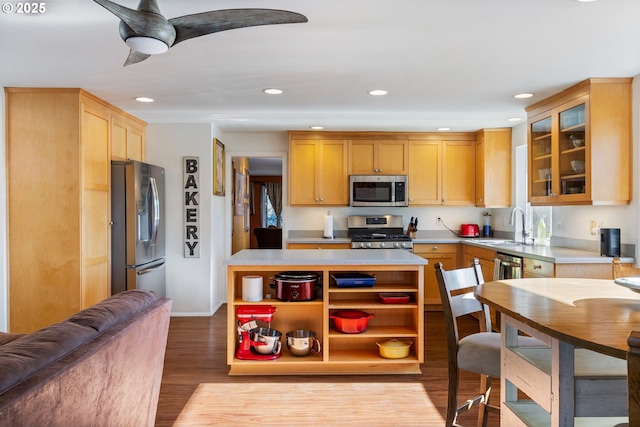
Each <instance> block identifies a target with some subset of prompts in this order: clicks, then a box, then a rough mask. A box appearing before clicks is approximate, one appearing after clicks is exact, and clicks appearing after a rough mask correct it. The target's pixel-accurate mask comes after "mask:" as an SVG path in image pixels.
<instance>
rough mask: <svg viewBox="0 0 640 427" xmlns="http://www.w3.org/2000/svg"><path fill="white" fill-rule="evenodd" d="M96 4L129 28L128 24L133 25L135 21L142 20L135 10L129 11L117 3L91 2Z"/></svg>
mask: <svg viewBox="0 0 640 427" xmlns="http://www.w3.org/2000/svg"><path fill="white" fill-rule="evenodd" d="M93 1H94V2H96V3H98V4H99V5H100V6H102V7H104V8H105V9H107V10H108V11H109V12H111V13H113V14H114V15H116V16H117V17H118V18H120V20H121V21H124V22H125V23H126V24H127V25H129V26H131V25H130V24H129V23H130V22H131V24H133V25H135V22H136V21H139V20H141V19H144V18H142V17H141V14H142V12H139V11H137V10H135V9H129V8H128V7H124V6H121V5H119V4H117V3H114V2H112V1H110V0H93Z"/></svg>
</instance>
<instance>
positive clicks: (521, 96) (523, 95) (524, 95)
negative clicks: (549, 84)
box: [513, 93, 533, 99]
mask: <svg viewBox="0 0 640 427" xmlns="http://www.w3.org/2000/svg"><path fill="white" fill-rule="evenodd" d="M532 96H533V94H532V93H519V94H517V95H513V97H514V98H518V99H525V98H531V97H532Z"/></svg>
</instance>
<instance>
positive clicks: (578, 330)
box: [475, 278, 640, 426]
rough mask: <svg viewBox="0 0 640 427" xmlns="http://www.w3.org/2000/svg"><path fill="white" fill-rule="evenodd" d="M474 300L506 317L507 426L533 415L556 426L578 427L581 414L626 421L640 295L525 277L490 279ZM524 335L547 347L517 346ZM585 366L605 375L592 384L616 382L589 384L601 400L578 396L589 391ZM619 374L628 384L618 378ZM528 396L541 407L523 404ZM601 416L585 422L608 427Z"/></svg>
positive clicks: (589, 282) (605, 284)
mask: <svg viewBox="0 0 640 427" xmlns="http://www.w3.org/2000/svg"><path fill="white" fill-rule="evenodd" d="M475 295H476V297H477V298H478V300H480V301H481V302H483V303H485V304H487V305H489V306H490V307H493V308H494V309H495V310H496V311H498V312H500V314H501V331H502V335H503V337H502V352H501V354H502V366H503V372H502V378H501V390H500V391H501V407H502V409H503V411H502V420H503V425H525V424H524V423H523V422H522V421H521V419H525V418H527V417H531V418H532V419H535V420H537V421H536V422H538V421H539V420H543V422H542V424H541V425H551V426H572V425H574V424H573V423H574V420H575V419H576V417H583V418H581V419H584V420H589V419H591V418H590V417H604V416H607V417H610V419H611V422H613V423H618V422H624V421H626V417H627V414H628V413H630V412H631V410H629V412H627V402H626V395H627V382H626V368H627V364H626V357H627V352H628V349H629V344H628V338H629V336H630V334H631V333H632V331H640V293H636V292H634V291H633V290H631V289H628V288H626V287H623V286H620V285H618V284H616V283H614V281H613V280H601V279H578V278H526V279H512V280H500V281H494V282H487V283H484V284H482V285H480V286H478V287H477V288H476V290H475ZM522 333H525V334H528V335H532V336H534V337H536V338H538V339H539V340H540V341H541V343H542V344H543V345H542V347H541V348H535V349H524V348H517V345H516V342H517V335H518V334H522ZM584 358H586V359H585V360H587V361H586V362H585V361H584V360H583V359H584ZM578 360H579V362H578ZM583 364H585V365H590V369H595V370H596V371H599V372H596V373H595V377H592V379H593V378H598V379H600V378H604V379H605V380H607V379H608V380H612V382H609V383H605V382H597V383H596V382H593V381H592V382H591V383H589V382H588V381H586V382H585V383H584V384H587V385H586V386H585V387H591V386H593V387H594V388H593V389H591V390H587V391H591V393H592V394H595V395H596V396H595V397H596V399H595V400H596V403H594V402H593V401H591V400H589V399H588V398H585V399H584V403H582V402H583V401H582V400H581V399H582V396H581V397H580V398H579V397H578V394H579V393H582V392H583V391H584V390H583V389H582V387H583V383H580V381H579V380H580V378H582V377H581V375H583V373H581V372H578V370H579V369H582V368H581V366H582V365H583ZM532 365H533V367H532ZM600 368H601V369H600ZM588 372H591V371H588ZM600 375H601V376H602V377H600ZM620 375H623V376H624V378H618V379H619V380H622V382H621V381H617V380H613V378H615V377H619V376H620ZM589 384H590V385H589ZM594 384H595V385H594ZM610 385H611V387H610ZM622 386H624V389H623V390H621V387H622ZM536 388H537V389H538V390H542V392H538V391H536ZM522 393H525V394H526V396H527V399H524V401H527V402H530V399H532V400H533V401H535V404H534V405H524V404H522V405H521V399H520V398H519V397H518V396H521V395H522ZM620 393H622V397H624V401H623V402H621V401H620V400H621V396H620ZM587 394H588V393H587ZM592 397H593V396H592ZM523 408H524V409H523ZM532 408H533V409H532ZM622 412H623V413H622ZM595 419H596V420H597V421H594V423H593V424H589V423H588V422H587V423H586V424H584V425H603V424H601V422H602V419H600V418H595ZM598 420H599V421H598ZM547 421H548V423H547ZM604 425H615V424H604Z"/></svg>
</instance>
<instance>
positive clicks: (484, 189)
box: [475, 128, 511, 208]
mask: <svg viewBox="0 0 640 427" xmlns="http://www.w3.org/2000/svg"><path fill="white" fill-rule="evenodd" d="M475 182H476V206H478V207H481V208H508V207H510V206H511V128H501V129H482V130H480V131H478V133H477V134H476V179H475Z"/></svg>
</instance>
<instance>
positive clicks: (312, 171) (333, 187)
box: [289, 139, 349, 206]
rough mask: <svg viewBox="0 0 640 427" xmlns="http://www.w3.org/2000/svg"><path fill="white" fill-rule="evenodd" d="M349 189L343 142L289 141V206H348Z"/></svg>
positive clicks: (345, 144)
mask: <svg viewBox="0 0 640 427" xmlns="http://www.w3.org/2000/svg"><path fill="white" fill-rule="evenodd" d="M348 187H349V179H348V175H347V141H346V140H337V139H336V140H331V139H327V140H323V139H291V140H290V141H289V203H290V204H291V205H319V204H320V205H333V206H347V205H348V204H349V192H348Z"/></svg>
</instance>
